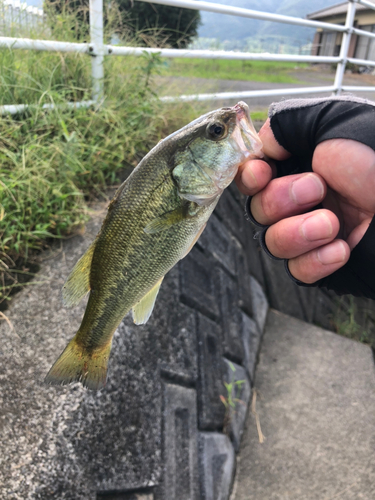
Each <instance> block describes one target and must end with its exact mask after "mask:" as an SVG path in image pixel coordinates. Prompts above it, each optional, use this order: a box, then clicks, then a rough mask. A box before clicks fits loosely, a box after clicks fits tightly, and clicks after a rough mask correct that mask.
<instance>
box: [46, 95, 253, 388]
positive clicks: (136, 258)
mask: <svg viewBox="0 0 375 500" xmlns="http://www.w3.org/2000/svg"><path fill="white" fill-rule="evenodd" d="M261 147H262V144H261V141H260V139H259V137H258V135H257V133H256V131H255V129H254V127H253V124H252V123H251V119H250V115H249V110H248V106H247V105H246V104H245V103H244V102H239V103H238V104H236V105H235V106H234V107H232V108H221V109H218V110H216V111H212V112H210V113H207V114H206V115H203V116H201V117H200V118H198V119H197V120H195V121H193V122H191V123H190V124H188V125H186V126H185V127H183V128H182V129H180V130H178V131H177V132H174V133H173V134H171V135H169V136H168V137H166V138H165V139H163V140H162V141H160V142H159V143H158V144H157V145H156V146H155V147H154V148H153V149H152V150H151V151H150V152H149V153H148V154H147V155H146V156H145V157H144V158H143V160H142V161H141V162H140V163H139V165H138V166H137V167H136V168H135V169H134V171H133V172H132V174H131V175H130V176H129V177H128V178H127V180H126V181H125V182H124V183H123V184H122V185H121V186H120V188H119V189H118V191H117V192H116V194H115V196H114V198H113V200H112V201H111V203H110V205H109V207H108V213H107V216H106V218H105V220H104V222H103V225H102V227H101V230H100V232H99V234H98V236H97V237H96V239H95V241H94V242H93V243H92V244H91V246H90V247H89V248H88V250H87V252H86V253H85V254H84V255H83V256H82V257H81V258H80V260H79V261H78V262H77V264H76V265H75V266H74V268H73V270H72V272H71V274H70V276H69V277H68V279H67V281H66V283H65V285H64V287H63V301H64V303H65V305H66V306H68V307H72V306H75V305H77V304H78V302H79V301H80V300H81V299H82V298H83V297H84V296H85V295H86V294H87V293H88V292H90V296H89V300H88V303H87V307H86V311H85V314H84V317H83V320H82V323H81V326H80V327H79V330H78V332H77V333H76V335H75V336H74V338H73V339H72V340H71V341H70V342H69V344H68V345H67V347H66V348H65V350H64V351H63V353H62V354H61V356H60V357H59V358H58V360H57V361H56V362H55V364H54V365H53V366H52V368H51V369H50V371H49V373H48V375H47V376H46V382H47V383H50V384H68V383H70V382H75V381H80V382H81V383H82V384H83V385H84V386H85V387H88V388H89V389H95V390H97V389H100V388H102V387H103V386H104V384H105V382H106V378H107V366H108V359H109V355H110V351H111V344H112V337H113V334H114V332H115V330H116V328H117V326H118V325H119V323H120V322H121V320H122V318H123V317H124V316H125V315H126V314H127V313H128V312H129V311H130V310H132V312H133V318H134V322H135V323H136V324H144V323H146V322H147V320H148V318H149V317H150V315H151V312H152V309H153V307H154V304H155V299H156V296H157V294H158V291H159V288H160V285H161V283H162V281H163V278H164V276H165V274H166V273H167V272H168V271H169V270H170V269H171V268H172V267H173V266H174V265H175V264H176V263H177V262H178V261H179V260H180V259H182V258H183V257H185V255H186V254H187V253H188V252H189V251H190V250H191V248H192V247H193V246H194V244H195V243H196V241H197V240H198V238H199V236H200V234H201V233H202V231H203V229H204V227H205V225H206V222H207V220H208V218H209V217H210V215H211V214H212V212H213V210H214V208H215V206H216V204H217V202H218V200H219V198H220V195H221V194H222V192H223V190H224V189H225V188H226V187H227V186H228V185H229V184H230V183H231V182H232V180H233V178H234V176H235V175H236V173H237V170H238V167H239V165H241V164H242V163H243V162H244V161H245V160H246V159H248V158H250V157H261V156H262V153H261Z"/></svg>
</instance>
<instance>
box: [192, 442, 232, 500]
mask: <svg viewBox="0 0 375 500" xmlns="http://www.w3.org/2000/svg"><path fill="white" fill-rule="evenodd" d="M199 445H200V446H199V447H200V470H201V484H202V489H201V491H202V492H201V498H202V500H227V498H228V496H229V493H230V489H231V486H232V480H233V475H234V470H235V466H236V456H235V453H234V449H233V445H232V443H231V442H230V439H229V438H228V436H225V435H224V434H219V433H218V432H201V433H200V436H199Z"/></svg>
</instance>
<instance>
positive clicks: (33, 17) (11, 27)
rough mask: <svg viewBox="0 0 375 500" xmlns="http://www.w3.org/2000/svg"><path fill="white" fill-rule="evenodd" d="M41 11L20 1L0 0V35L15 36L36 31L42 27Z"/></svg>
mask: <svg viewBox="0 0 375 500" xmlns="http://www.w3.org/2000/svg"><path fill="white" fill-rule="evenodd" d="M43 20H44V17H43V9H38V8H37V7H32V6H30V5H27V3H25V2H20V0H0V35H1V36H11V35H12V34H16V35H17V36H20V35H26V34H29V33H31V32H33V31H38V30H39V29H40V27H41V26H43Z"/></svg>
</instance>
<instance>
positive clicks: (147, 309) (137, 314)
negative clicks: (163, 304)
mask: <svg viewBox="0 0 375 500" xmlns="http://www.w3.org/2000/svg"><path fill="white" fill-rule="evenodd" d="M163 279H164V276H163V278H161V280H159V281H158V282H157V283H156V285H155V286H154V287H153V288H151V290H150V291H149V292H147V293H146V295H145V296H144V297H143V298H142V299H141V300H140V301H139V302H138V303H137V304H136V305H135V306H134V307H133V309H132V313H133V320H134V323H135V324H136V325H144V324H145V323H147V321H148V319H149V317H150V316H151V313H152V310H153V309H154V305H155V300H156V296H157V294H158V292H159V289H160V285H161V283H162V281H163Z"/></svg>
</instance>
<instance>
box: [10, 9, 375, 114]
mask: <svg viewBox="0 0 375 500" xmlns="http://www.w3.org/2000/svg"><path fill="white" fill-rule="evenodd" d="M138 1H144V2H148V3H156V4H161V5H170V6H175V7H182V8H188V9H194V10H205V11H209V12H216V13H220V14H226V15H233V16H239V17H245V18H249V19H260V20H265V21H274V22H280V23H287V24H293V25H297V26H308V27H310V28H311V27H314V28H323V29H327V30H330V31H336V32H342V33H343V38H342V43H341V49H340V54H339V56H335V57H333V56H332V57H328V56H304V55H291V54H269V53H250V52H234V51H214V50H189V49H155V48H151V47H146V48H145V47H121V46H117V45H105V44H104V41H103V0H90V38H91V39H90V43H67V42H56V41H51V40H32V39H26V38H10V37H0V48H1V47H7V48H10V49H26V50H41V51H52V52H56V51H57V52H79V53H86V54H88V55H90V56H91V57H92V81H93V86H92V101H85V102H81V103H68V105H69V106H77V107H78V106H91V105H92V104H95V103H96V104H99V103H100V102H101V100H102V99H103V97H104V95H103V77H104V70H103V60H104V57H106V56H127V55H133V56H140V55H142V54H144V53H145V52H148V53H158V54H160V55H161V56H162V57H168V58H173V57H188V58H201V59H202V58H203V59H239V60H261V61H286V62H288V61H289V62H290V61H292V62H307V63H337V70H336V75H335V79H334V82H333V84H332V85H329V86H324V87H303V88H290V89H285V88H283V89H272V90H254V91H248V92H246V91H245V92H221V93H213V94H195V95H180V96H177V97H163V98H162V100H163V101H166V102H173V101H176V100H179V99H181V100H184V101H188V100H214V99H227V98H252V97H261V96H278V95H294V94H307V93H326V92H333V93H335V94H340V93H341V92H342V91H349V92H362V91H372V90H375V87H372V86H371V87H369V86H343V84H342V82H343V76H344V72H345V66H346V64H347V63H348V62H351V63H354V64H358V65H365V66H371V67H375V61H368V60H363V59H356V58H352V57H348V49H349V43H350V38H351V35H352V34H353V33H354V34H356V35H359V36H365V37H369V38H375V33H371V32H369V31H364V30H361V29H357V28H354V17H355V11H356V4H357V3H360V4H362V5H364V6H366V7H368V8H370V9H373V10H375V4H373V3H371V2H369V1H367V0H349V1H348V10H347V15H346V21H345V25H344V26H343V25H338V24H331V23H324V22H319V21H311V20H308V19H301V18H296V17H291V16H283V15H279V14H271V13H267V12H260V11H256V10H250V9H243V8H239V7H231V6H228V5H220V4H215V3H209V2H204V1H192V0H138ZM27 106H28V105H27V104H21V105H6V106H0V114H5V113H18V112H20V111H22V110H24V109H26V108H27ZM50 106H51V105H48V106H47V107H50Z"/></svg>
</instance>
